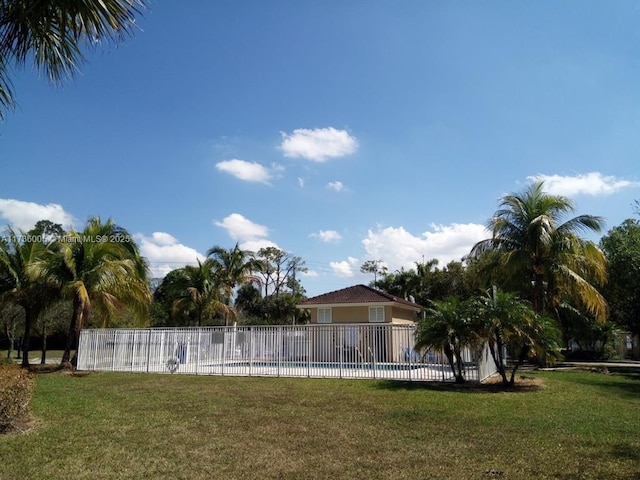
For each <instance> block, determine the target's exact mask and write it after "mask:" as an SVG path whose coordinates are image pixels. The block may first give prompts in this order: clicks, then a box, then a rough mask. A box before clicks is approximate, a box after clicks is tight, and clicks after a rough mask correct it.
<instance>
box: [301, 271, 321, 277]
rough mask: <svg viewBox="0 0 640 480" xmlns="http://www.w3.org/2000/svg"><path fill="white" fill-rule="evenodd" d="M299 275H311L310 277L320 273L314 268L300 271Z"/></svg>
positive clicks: (317, 275)
mask: <svg viewBox="0 0 640 480" xmlns="http://www.w3.org/2000/svg"><path fill="white" fill-rule="evenodd" d="M300 275H302V276H303V277H312V278H315V277H319V276H320V274H319V273H318V272H316V271H315V270H307V271H306V272H300Z"/></svg>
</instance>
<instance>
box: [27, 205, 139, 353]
mask: <svg viewBox="0 0 640 480" xmlns="http://www.w3.org/2000/svg"><path fill="white" fill-rule="evenodd" d="M56 246H57V251H55V252H51V253H49V254H48V255H46V256H44V257H43V258H42V259H41V260H40V261H39V262H37V264H36V269H37V272H38V273H39V274H40V275H41V276H43V277H44V278H47V279H49V280H50V281H51V282H54V283H55V284H57V285H58V287H59V288H60V291H61V293H62V296H63V297H66V298H69V299H71V300H72V302H73V313H72V316H71V320H70V323H69V331H68V336H67V344H66V348H65V351H64V354H63V357H62V361H63V362H67V361H69V357H70V352H71V350H72V349H74V346H77V342H78V334H79V332H80V330H81V329H82V327H83V326H84V325H85V324H86V323H87V321H88V319H89V316H90V314H91V313H93V314H94V316H95V317H97V318H98V320H99V322H100V323H99V324H100V325H101V326H103V327H106V326H109V325H110V324H111V323H112V322H113V320H114V318H115V316H116V315H117V314H119V313H121V312H122V311H123V310H128V311H130V312H132V313H133V316H134V319H136V321H137V323H140V324H144V323H145V322H146V321H147V319H148V308H149V305H150V302H151V292H150V290H149V286H148V283H147V270H148V267H147V263H146V260H145V259H144V258H143V257H142V256H141V255H140V252H139V250H138V247H137V245H136V243H135V242H134V241H133V239H132V237H131V235H129V233H128V232H127V231H126V230H125V229H123V228H122V227H120V226H118V225H116V224H115V223H114V222H113V221H112V220H111V219H109V220H107V221H106V222H104V223H103V222H102V220H101V219H100V218H99V217H92V218H90V219H89V220H88V221H87V224H86V226H85V228H84V230H83V231H82V232H75V231H71V232H69V233H67V234H66V235H65V236H64V237H62V238H60V239H58V241H57V242H56Z"/></svg>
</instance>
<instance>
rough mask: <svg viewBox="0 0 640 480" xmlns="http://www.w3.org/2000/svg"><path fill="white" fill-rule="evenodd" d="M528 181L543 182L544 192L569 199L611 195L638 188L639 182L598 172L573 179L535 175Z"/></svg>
mask: <svg viewBox="0 0 640 480" xmlns="http://www.w3.org/2000/svg"><path fill="white" fill-rule="evenodd" d="M527 180H530V181H540V180H542V181H544V190H545V191H546V192H547V193H548V194H550V195H563V196H567V197H571V196H573V195H577V194H584V195H594V196H595V195H611V194H613V193H615V192H617V191H618V190H621V189H623V188H627V187H640V182H631V181H628V180H621V179H618V178H616V177H613V176H605V175H603V174H602V173H600V172H590V173H585V174H582V175H576V176H573V177H568V176H562V175H542V174H540V175H535V176H531V177H527Z"/></svg>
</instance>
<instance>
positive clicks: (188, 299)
mask: <svg viewBox="0 0 640 480" xmlns="http://www.w3.org/2000/svg"><path fill="white" fill-rule="evenodd" d="M217 267H218V265H217V264H216V263H215V262H214V261H213V260H211V259H206V260H205V261H204V262H201V261H200V260H198V265H196V266H193V265H187V266H185V267H183V268H181V269H179V270H178V271H176V272H175V274H174V275H173V276H172V278H171V284H170V285H167V286H166V287H167V290H168V291H167V295H168V296H169V297H171V298H173V299H174V300H173V302H172V308H171V314H172V316H173V317H174V318H175V317H183V318H184V317H187V318H190V319H192V320H193V321H194V323H195V324H196V326H200V325H203V324H205V323H210V322H211V320H212V319H213V318H214V317H215V316H216V315H218V314H222V315H223V316H224V318H225V322H226V319H227V318H228V317H234V318H235V317H236V313H235V310H234V309H233V308H232V307H230V306H229V305H227V304H225V302H224V301H222V300H221V298H222V295H221V291H220V287H219V283H218V275H217Z"/></svg>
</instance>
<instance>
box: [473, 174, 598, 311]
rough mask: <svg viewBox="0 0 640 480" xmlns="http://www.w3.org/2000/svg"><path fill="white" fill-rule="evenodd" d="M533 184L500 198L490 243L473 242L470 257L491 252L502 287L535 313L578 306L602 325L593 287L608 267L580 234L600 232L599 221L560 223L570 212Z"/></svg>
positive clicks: (564, 202)
mask: <svg viewBox="0 0 640 480" xmlns="http://www.w3.org/2000/svg"><path fill="white" fill-rule="evenodd" d="M543 187H544V182H536V183H533V184H531V185H530V186H529V187H527V188H526V189H525V190H524V191H523V192H522V193H520V194H511V195H506V196H504V197H503V198H502V201H501V203H500V209H499V210H498V211H497V212H496V213H495V215H494V217H493V218H492V219H491V220H490V221H489V222H488V225H487V226H488V228H489V229H490V230H491V232H492V237H491V238H489V239H487V240H482V241H480V242H478V243H477V244H476V245H475V246H474V247H473V249H472V252H471V254H472V255H473V256H476V257H479V256H481V255H482V254H485V253H488V252H491V253H492V254H494V255H493V256H492V257H493V258H494V259H495V260H496V261H495V262H489V263H488V264H487V265H486V266H485V267H486V268H498V269H499V270H500V271H501V273H502V274H503V275H504V277H505V278H503V286H504V287H505V288H506V287H509V289H516V290H518V291H520V292H521V293H522V294H523V295H524V296H525V297H526V298H527V299H529V300H530V301H531V303H532V304H533V308H534V310H535V312H536V313H538V314H543V313H545V312H547V311H553V310H555V309H557V308H558V307H559V306H560V305H561V303H563V302H577V304H578V305H579V306H581V307H583V308H585V309H586V311H588V312H589V313H590V314H592V315H594V316H595V317H596V318H598V319H600V320H601V321H604V319H605V317H606V302H605V300H604V298H603V297H602V295H601V294H600V293H599V292H598V289H597V287H599V286H600V285H601V284H603V283H604V282H605V280H606V267H607V262H606V258H605V256H604V255H603V253H602V252H601V251H600V250H599V249H598V247H597V246H596V245H595V244H594V243H593V242H591V241H588V240H585V239H583V238H581V237H580V234H582V233H584V232H590V231H591V232H600V231H601V230H602V227H603V223H604V222H603V220H602V218H600V217H596V216H592V215H580V216H577V217H573V218H570V219H568V220H565V217H566V216H567V215H569V214H571V213H572V212H573V211H574V209H575V207H574V203H573V202H572V201H571V200H570V199H568V198H566V197H564V196H557V195H549V194H546V193H545V192H544V191H543Z"/></svg>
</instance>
